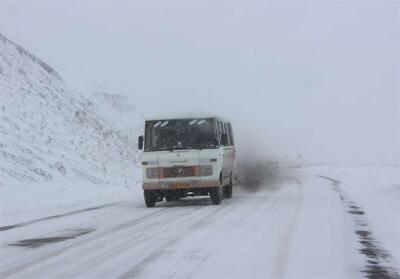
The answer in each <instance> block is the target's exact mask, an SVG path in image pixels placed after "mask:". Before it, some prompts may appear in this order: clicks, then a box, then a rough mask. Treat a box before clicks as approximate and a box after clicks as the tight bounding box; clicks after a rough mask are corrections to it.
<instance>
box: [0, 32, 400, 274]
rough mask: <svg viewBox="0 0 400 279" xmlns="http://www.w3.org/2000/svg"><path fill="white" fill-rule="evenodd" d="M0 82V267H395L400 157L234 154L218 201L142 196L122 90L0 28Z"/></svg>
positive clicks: (63, 270)
mask: <svg viewBox="0 0 400 279" xmlns="http://www.w3.org/2000/svg"><path fill="white" fill-rule="evenodd" d="M0 94H1V95H0V97H1V113H2V118H1V122H0V124H1V125H0V133H1V139H0V160H1V165H0V173H1V180H0V182H1V184H0V220H1V224H0V249H1V253H0V277H1V278H28V277H29V278H43V277H46V278H99V277H101V278H115V277H121V278H133V277H139V278H190V277H191V278H265V277H267V278H362V277H369V276H372V275H376V274H378V277H379V276H386V275H387V274H389V275H390V276H391V277H392V278H397V277H399V275H398V274H399V270H400V248H399V245H398V240H399V236H400V204H399V202H398V201H399V198H400V169H399V166H379V165H374V166H359V165H319V166H313V165H303V166H302V165H298V166H280V167H279V164H278V163H273V164H262V163H261V161H259V162H253V163H254V164H255V165H257V166H258V167H257V168H254V167H249V168H246V167H245V164H247V163H248V162H245V163H244V164H243V165H240V164H238V166H239V173H238V176H237V178H238V181H239V183H238V184H237V185H235V187H234V196H233V198H232V199H225V200H223V202H222V204H221V205H218V206H215V205H212V203H211V202H210V199H209V198H208V197H204V198H202V197H201V198H187V199H183V200H181V201H179V202H171V203H167V202H160V203H158V204H157V206H156V207H155V208H146V207H145V205H144V202H143V197H142V191H141V189H140V184H141V171H140V165H139V162H140V156H141V155H140V153H139V152H138V150H137V148H136V137H137V135H139V134H141V132H142V131H141V126H142V124H143V116H142V115H141V114H140V113H137V112H136V110H135V107H134V106H133V105H132V104H131V103H130V100H129V99H128V98H126V97H124V96H122V95H118V94H109V93H107V92H101V91H97V92H95V94H89V93H88V92H86V93H81V92H78V91H74V90H71V89H70V88H69V87H68V86H67V85H66V84H65V82H64V81H63V80H62V78H61V76H60V75H59V74H57V73H56V72H55V71H54V70H53V69H52V68H51V67H50V66H48V65H47V64H45V63H44V62H43V61H41V60H40V59H38V58H36V57H35V56H33V55H32V54H30V53H29V52H27V51H26V50H24V49H23V48H21V47H19V46H17V45H15V44H14V43H12V42H10V41H9V40H8V39H6V38H5V37H3V36H1V35H0ZM240 170H242V172H241V173H240ZM243 170H245V172H244V173H243ZM246 172H247V173H246ZM366 246H368V247H367V248H368V249H369V250H366ZM376 272H378V273H376Z"/></svg>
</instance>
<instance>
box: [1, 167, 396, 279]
mask: <svg viewBox="0 0 400 279" xmlns="http://www.w3.org/2000/svg"><path fill="white" fill-rule="evenodd" d="M397 170H398V169H397V168H396V167H360V166H346V167H344V166H341V167H339V166H316V167H310V166H309V167H304V168H285V167H281V168H280V169H279V170H278V171H277V173H279V174H278V176H279V177H275V179H273V180H269V181H266V182H264V184H262V185H261V187H260V188H258V190H257V191H253V190H252V189H248V188H246V187H245V185H236V186H235V189H234V196H233V198H232V199H229V200H228V199H225V200H223V202H222V204H221V205H219V206H215V205H212V204H211V202H210V200H209V198H207V197H206V198H187V199H183V200H182V201H180V202H171V203H167V202H161V203H158V204H157V206H156V207H155V208H152V209H149V208H146V207H145V205H144V202H143V200H142V197H141V196H140V195H131V196H122V195H121V196H120V200H119V201H117V199H115V200H110V201H109V202H111V201H113V203H111V204H109V203H108V204H106V205H105V207H99V208H98V209H95V210H89V211H84V210H83V211H82V212H79V213H76V214H71V215H66V216H62V217H58V218H52V219H49V220H43V221H40V222H33V223H31V224H27V225H23V226H21V227H18V228H14V229H10V230H5V231H2V232H0V233H1V240H0V245H1V247H2V253H1V255H0V262H1V264H0V275H1V276H2V277H3V278H4V277H6V278H23V277H26V276H28V274H29V277H30V278H41V277H43V275H44V274H46V277H49V278H55V277H57V278H58V277H63V278H76V277H80V278H82V277H83V278H98V277H103V278H115V277H121V278H132V277H136V278H189V277H190V278H265V277H267V278H362V277H364V276H366V273H365V270H366V269H367V268H368V262H367V261H368V260H369V258H368V257H367V256H366V255H365V254H363V253H361V252H360V251H361V249H362V246H361V244H360V242H359V239H358V236H357V234H356V233H355V231H356V230H358V226H359V224H358V223H357V222H356V221H355V220H356V219H355V217H354V215H352V214H350V213H349V212H348V204H347V201H343V200H342V199H341V198H340V195H339V194H338V192H337V190H336V188H335V187H336V186H338V187H340V191H343V192H344V193H345V195H346V199H352V201H353V202H356V203H359V205H360V206H362V208H363V210H364V211H365V216H364V217H365V218H366V220H367V221H368V224H367V226H368V227H369V228H370V229H371V231H372V233H373V234H374V236H375V239H376V240H377V241H378V242H379V245H380V246H381V247H382V248H384V249H385V251H386V252H387V253H388V254H390V255H391V256H393V258H390V259H388V260H387V261H385V262H382V263H380V264H381V265H382V266H385V267H388V268H389V267H390V268H394V269H397V270H399V268H400V266H399V264H398V261H397V255H398V254H397V253H398V250H397V249H398V248H397V246H396V243H391V242H390V241H391V239H390V237H389V236H388V235H386V234H382V232H384V231H394V232H397V230H398V226H397V225H398V223H397V220H393V219H392V218H396V217H397V215H392V214H393V212H397V213H396V214H398V211H399V204H398V203H397V202H396V198H393V199H386V194H387V193H386V190H384V188H386V189H391V186H390V185H393V184H396V183H397V181H398V180H397V179H398V177H397ZM353 173H354V174H355V175H352V174H353ZM366 173H368V174H369V176H370V177H374V179H375V181H381V183H382V185H389V186H383V187H382V190H376V189H375V188H374V187H372V186H367V187H362V186H356V187H351V186H347V185H363V184H364V182H365V181H366V180H370V182H371V184H369V185H372V184H373V181H372V180H371V179H366V177H365V176H364V174H366ZM328 175H330V178H332V179H337V180H339V181H340V182H341V183H340V184H339V185H336V186H335V185H334V183H333V182H332V181H331V180H329V179H325V178H322V177H321V176H326V177H328ZM382 178H384V179H383V180H382ZM383 182H384V183H383ZM357 188H358V189H357ZM117 189H122V188H117ZM360 189H362V190H361V192H364V193H365V194H364V196H365V197H369V198H360V199H359V200H358V199H357V198H354V200H353V195H354V197H356V196H357V195H356V194H357V193H358V192H359V191H360ZM397 191H398V190H397ZM366 192H368V193H369V194H367V193H366ZM126 193H127V192H124V194H126ZM121 194H123V193H122V192H121ZM393 194H394V193H393ZM373 195H375V197H372V196H373ZM396 195H397V194H396ZM371 197H372V198H371ZM379 199H385V201H386V203H387V205H385V206H383V207H382V208H381V209H380V211H382V212H381V214H383V215H386V216H387V218H385V219H384V220H380V223H379V224H378V223H376V221H377V220H375V218H376V213H374V210H375V209H374V208H377V207H376V205H374V203H375V201H376V200H379ZM43 202H44V203H45V200H43ZM49 213H50V211H49ZM378 225H379V226H382V228H381V229H378V227H377V226H378ZM60 236H63V237H70V239H67V240H64V241H56V242H54V243H46V242H45V241H44V240H43V241H44V243H42V244H37V243H36V244H29V241H31V242H34V243H35V241H39V240H40V239H46V238H50V239H51V238H56V237H60ZM36 238H39V240H38V239H36ZM23 240H25V242H24V241H23ZM392 240H394V239H392ZM21 241H22V242H21ZM46 241H48V240H46ZM10 245H11V246H10ZM29 245H38V246H29ZM29 247H31V248H29ZM393 278H395V277H393Z"/></svg>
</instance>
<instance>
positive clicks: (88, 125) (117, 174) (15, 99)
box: [0, 34, 143, 221]
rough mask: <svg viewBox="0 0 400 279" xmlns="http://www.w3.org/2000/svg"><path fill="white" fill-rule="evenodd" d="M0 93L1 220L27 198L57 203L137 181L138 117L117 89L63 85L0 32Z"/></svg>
mask: <svg viewBox="0 0 400 279" xmlns="http://www.w3.org/2000/svg"><path fill="white" fill-rule="evenodd" d="M0 98H1V107H0V110H1V122H0V135H1V137H0V176H1V178H0V183H1V185H0V187H1V188H0V191H1V206H0V207H1V213H0V214H2V220H3V221H4V220H5V219H4V218H5V214H6V212H11V211H13V212H15V211H16V210H17V209H18V208H22V209H23V210H22V211H24V210H28V207H29V206H28V205H32V206H33V207H36V206H39V207H40V206H44V207H51V206H55V205H58V206H61V204H70V203H73V202H77V201H78V200H85V199H88V198H89V197H90V196H91V195H93V198H95V196H96V195H97V196H98V193H99V192H101V191H103V194H104V195H106V194H107V195H108V194H109V192H110V189H114V190H115V189H126V187H136V186H137V183H138V181H140V179H141V174H140V170H139V168H138V162H139V156H140V155H139V152H138V150H137V142H136V138H137V136H138V134H140V133H141V131H140V129H141V128H140V127H141V125H142V123H143V117H142V115H140V114H138V113H137V112H136V111H135V109H134V106H133V105H132V104H131V103H130V102H129V100H128V99H127V98H126V97H125V96H121V95H113V94H108V93H104V92H101V93H99V92H97V93H96V94H94V95H89V94H87V93H86V95H82V94H81V93H78V92H76V91H74V90H71V89H70V88H69V87H68V86H67V85H66V83H65V82H64V81H63V80H62V78H61V77H60V75H59V74H58V73H57V72H56V71H55V70H54V69H53V68H51V67H50V66H49V65H47V64H46V63H44V62H43V61H41V60H40V59H39V58H37V57H35V56H34V55H33V54H31V53H29V52H28V51H26V50H25V49H23V48H22V47H20V46H18V45H17V44H15V43H13V42H11V41H10V40H8V39H7V38H6V37H4V36H2V35H1V34H0ZM106 186H109V187H108V188H107V187H106ZM115 191H116V190H115ZM122 191H124V190H122ZM27 193H29V195H28V194H27ZM61 193H62V194H61ZM69 193H70V194H69ZM73 193H74V194H73ZM57 195H59V196H60V197H59V198H55V196H57ZM74 195H76V197H74ZM78 196H79V197H78ZM62 197H64V199H65V200H64V201H63V200H62ZM82 197H83V198H82ZM35 203H36V205H34V204H35ZM17 211H18V210H17Z"/></svg>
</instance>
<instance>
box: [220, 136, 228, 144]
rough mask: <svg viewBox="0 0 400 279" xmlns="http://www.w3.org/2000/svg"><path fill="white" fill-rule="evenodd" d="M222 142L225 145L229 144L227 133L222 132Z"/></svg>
mask: <svg viewBox="0 0 400 279" xmlns="http://www.w3.org/2000/svg"><path fill="white" fill-rule="evenodd" d="M221 144H222V145H224V146H227V145H228V135H227V134H222V135H221Z"/></svg>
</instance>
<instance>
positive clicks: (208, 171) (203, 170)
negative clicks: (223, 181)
mask: <svg viewBox="0 0 400 279" xmlns="http://www.w3.org/2000/svg"><path fill="white" fill-rule="evenodd" d="M212 174H213V167H212V166H200V176H210V175H212Z"/></svg>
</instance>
